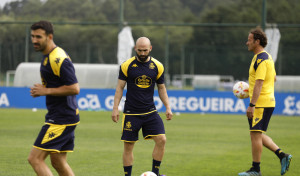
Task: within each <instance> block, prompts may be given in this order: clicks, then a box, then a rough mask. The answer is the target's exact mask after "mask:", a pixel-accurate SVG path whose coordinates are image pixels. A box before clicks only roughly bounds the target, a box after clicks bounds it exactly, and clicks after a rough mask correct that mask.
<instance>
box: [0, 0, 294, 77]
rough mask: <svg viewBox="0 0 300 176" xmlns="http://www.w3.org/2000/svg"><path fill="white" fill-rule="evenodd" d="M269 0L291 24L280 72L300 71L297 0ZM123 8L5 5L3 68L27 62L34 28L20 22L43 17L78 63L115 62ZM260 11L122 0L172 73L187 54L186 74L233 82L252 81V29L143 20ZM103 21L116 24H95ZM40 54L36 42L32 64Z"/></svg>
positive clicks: (89, 2)
mask: <svg viewBox="0 0 300 176" xmlns="http://www.w3.org/2000/svg"><path fill="white" fill-rule="evenodd" d="M266 2H267V19H266V20H267V23H268V24H288V25H287V26H281V27H279V29H280V32H281V42H280V48H279V55H278V61H277V62H276V69H277V73H278V74H279V75H299V74H300V71H299V69H298V65H300V58H299V57H300V55H299V46H300V27H299V24H300V18H298V17H299V16H300V3H299V0H285V1H282V0H272V1H270V0H267V1H266ZM119 5H120V0H64V1H61V0H46V1H45V0H44V1H40V0H20V1H14V2H11V3H8V4H6V5H5V6H4V7H3V8H2V9H0V21H6V22H10V23H1V27H0V49H1V53H0V61H1V65H0V72H2V73H5V72H6V71H7V70H14V69H16V67H17V65H18V64H19V63H20V62H23V61H24V55H25V47H24V46H25V37H26V31H27V32H28V28H29V27H30V25H29V24H27V23H25V24H16V23H14V22H35V21H38V20H41V19H44V20H50V21H52V22H54V23H55V42H56V44H58V45H59V46H61V47H63V48H64V49H65V50H66V51H67V52H68V53H69V55H70V56H71V58H72V60H73V61H74V62H75V63H117V42H118V39H117V35H118V31H119V27H118V22H119V9H120V7H119ZM261 14H262V1H261V0H243V1H241V0H226V1H223V0H209V1H208V0H124V19H125V21H127V22H131V23H134V22H135V23H137V24H136V25H132V26H131V27H132V32H133V37H134V39H137V38H138V37H140V36H148V37H149V38H150V39H151V41H152V44H153V47H154V48H153V51H152V56H154V57H155V58H157V59H159V60H160V61H161V62H162V63H164V64H165V65H168V70H169V74H170V75H171V76H172V75H175V74H181V73H182V70H181V68H182V67H181V66H182V62H181V58H182V57H184V59H185V60H184V61H185V67H184V73H185V74H209V75H212V74H217V75H233V76H234V78H235V79H242V80H243V79H247V75H248V67H249V64H250V61H251V58H252V55H253V54H252V53H250V52H248V51H247V47H246V45H245V43H246V40H247V36H248V31H249V30H250V27H248V26H245V27H243V26H231V27H230V26H229V27H218V26H216V27H201V26H188V25H186V26H185V25H182V26H169V27H166V26H164V25H161V26H152V25H141V24H140V25H139V23H147V24H150V23H157V22H161V23H183V24H203V23H217V24H228V23H229V24H234V23H238V24H246V23H247V24H254V26H255V25H260V24H261ZM63 22H68V23H72V22H73V23H81V24H63ZM99 22H101V23H110V25H96V24H94V25H93V23H99ZM87 24H89V25H87ZM292 25H296V26H292ZM166 31H167V32H166ZM167 33H168V42H167V43H166V34H167ZM167 44H168V47H169V49H168V53H169V63H168V64H166V62H167V60H166V52H167V48H166V45H167ZM30 46H31V45H30ZM40 58H41V55H40V54H39V53H35V52H34V51H33V49H32V48H31V47H30V49H29V61H30V62H39V61H40ZM192 59H194V61H192Z"/></svg>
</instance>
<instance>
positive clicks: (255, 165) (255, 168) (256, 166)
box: [252, 161, 260, 172]
mask: <svg viewBox="0 0 300 176" xmlns="http://www.w3.org/2000/svg"><path fill="white" fill-rule="evenodd" d="M259 165H260V162H254V161H253V162H252V166H253V169H254V170H255V171H256V172H259V171H260V166H259Z"/></svg>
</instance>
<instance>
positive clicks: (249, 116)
mask: <svg viewBox="0 0 300 176" xmlns="http://www.w3.org/2000/svg"><path fill="white" fill-rule="evenodd" d="M254 110H255V107H250V106H248V108H247V117H248V118H249V119H252V118H253V113H254Z"/></svg>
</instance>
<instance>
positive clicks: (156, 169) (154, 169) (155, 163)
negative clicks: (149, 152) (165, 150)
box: [152, 159, 161, 175]
mask: <svg viewBox="0 0 300 176" xmlns="http://www.w3.org/2000/svg"><path fill="white" fill-rule="evenodd" d="M160 163H161V161H156V160H154V159H153V163H152V172H154V173H155V174H156V175H158V174H159V168H160Z"/></svg>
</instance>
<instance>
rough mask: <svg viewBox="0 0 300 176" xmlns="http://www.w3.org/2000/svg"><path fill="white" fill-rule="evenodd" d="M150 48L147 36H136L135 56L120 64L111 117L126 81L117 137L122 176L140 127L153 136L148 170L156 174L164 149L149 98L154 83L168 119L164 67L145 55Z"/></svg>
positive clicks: (128, 171) (130, 160) (147, 136)
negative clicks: (153, 143)
mask: <svg viewBox="0 0 300 176" xmlns="http://www.w3.org/2000/svg"><path fill="white" fill-rule="evenodd" d="M151 50H152V46H151V42H150V40H149V39H148V38H147V37H140V38H139V39H138V40H137V41H136V45H135V51H136V56H134V57H132V58H130V59H128V60H127V61H125V62H124V63H123V64H121V66H120V71H119V79H118V84H117V88H116V93H115V97H114V107H113V111H112V120H113V121H114V122H118V121H119V110H118V107H119V104H120V101H121V98H122V96H123V90H124V87H125V85H126V83H127V93H126V101H125V106H124V111H123V122H122V137H121V140H122V141H124V152H123V166H124V173H125V176H131V171H132V165H133V148H134V144H135V142H136V141H138V135H139V130H140V129H141V128H142V131H143V136H144V139H153V140H154V142H155V146H154V150H153V153H152V157H153V164H152V172H154V173H155V174H156V175H159V168H160V164H161V161H162V159H163V155H164V152H165V144H166V136H165V129H164V124H163V121H162V119H161V118H160V116H159V114H158V113H157V110H156V107H155V104H154V100H153V95H154V87H155V83H156V84H157V87H158V94H159V97H160V99H161V100H162V102H163V103H164V105H165V107H166V117H167V120H171V119H172V116H173V114H172V111H171V108H170V105H169V100H168V94H167V91H166V87H165V84H164V67H163V65H162V64H161V63H160V62H159V61H158V60H156V59H154V58H153V57H151V56H149V54H150V52H151Z"/></svg>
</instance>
